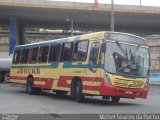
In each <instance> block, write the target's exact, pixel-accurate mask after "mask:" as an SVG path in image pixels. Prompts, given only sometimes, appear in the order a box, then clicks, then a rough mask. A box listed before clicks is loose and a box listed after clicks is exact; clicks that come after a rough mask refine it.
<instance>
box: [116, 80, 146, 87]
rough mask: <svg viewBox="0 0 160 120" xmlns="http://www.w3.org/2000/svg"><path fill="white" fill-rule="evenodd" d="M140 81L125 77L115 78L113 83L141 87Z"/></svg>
mask: <svg viewBox="0 0 160 120" xmlns="http://www.w3.org/2000/svg"><path fill="white" fill-rule="evenodd" d="M143 84H144V83H143V82H142V81H134V80H125V79H115V81H114V85H115V86H116V87H123V88H142V87H143Z"/></svg>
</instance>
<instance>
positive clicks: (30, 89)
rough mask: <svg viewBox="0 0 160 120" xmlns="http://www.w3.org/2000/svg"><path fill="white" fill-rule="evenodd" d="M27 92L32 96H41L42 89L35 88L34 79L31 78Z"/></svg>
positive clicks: (28, 81)
mask: <svg viewBox="0 0 160 120" xmlns="http://www.w3.org/2000/svg"><path fill="white" fill-rule="evenodd" d="M26 91H27V92H28V93H29V94H30V95H34V94H40V93H41V91H42V89H41V88H35V87H34V80H33V78H32V77H29V78H28V80H27V85H26Z"/></svg>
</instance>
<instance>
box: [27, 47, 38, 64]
mask: <svg viewBox="0 0 160 120" xmlns="http://www.w3.org/2000/svg"><path fill="white" fill-rule="evenodd" d="M38 49H39V47H37V48H32V49H31V50H30V55H29V56H30V57H29V61H30V63H36V62H37V54H38Z"/></svg>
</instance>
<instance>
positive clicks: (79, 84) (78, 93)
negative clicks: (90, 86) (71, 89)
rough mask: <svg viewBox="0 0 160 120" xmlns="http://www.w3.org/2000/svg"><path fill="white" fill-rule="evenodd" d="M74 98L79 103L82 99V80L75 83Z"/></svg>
mask: <svg viewBox="0 0 160 120" xmlns="http://www.w3.org/2000/svg"><path fill="white" fill-rule="evenodd" d="M76 100H77V102H79V103H81V102H83V101H84V94H83V92H82V82H81V81H77V84H76Z"/></svg>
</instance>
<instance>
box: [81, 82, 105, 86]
mask: <svg viewBox="0 0 160 120" xmlns="http://www.w3.org/2000/svg"><path fill="white" fill-rule="evenodd" d="M101 83H102V82H94V81H93V82H92V81H84V82H83V85H87V86H101Z"/></svg>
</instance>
